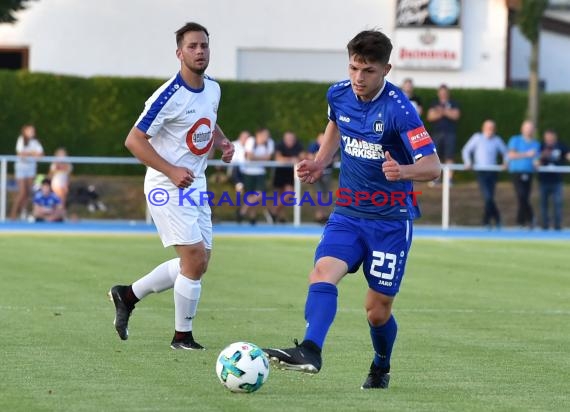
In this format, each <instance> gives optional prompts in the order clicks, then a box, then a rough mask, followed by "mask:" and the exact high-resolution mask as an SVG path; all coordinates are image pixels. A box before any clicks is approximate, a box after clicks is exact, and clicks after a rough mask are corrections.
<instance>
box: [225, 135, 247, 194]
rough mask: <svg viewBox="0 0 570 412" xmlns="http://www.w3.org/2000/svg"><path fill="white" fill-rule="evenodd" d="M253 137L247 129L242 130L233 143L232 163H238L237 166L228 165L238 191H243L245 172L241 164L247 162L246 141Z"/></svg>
mask: <svg viewBox="0 0 570 412" xmlns="http://www.w3.org/2000/svg"><path fill="white" fill-rule="evenodd" d="M250 137H251V133H250V132H249V131H247V130H242V131H241V132H240V134H239V136H238V138H237V139H236V140H234V141H233V142H232V143H233V145H234V157H233V158H232V163H236V164H238V165H237V166H230V167H228V173H229V174H230V176H231V180H232V183H233V184H234V187H235V190H236V192H241V191H243V173H242V172H241V168H242V167H243V166H242V165H241V164H243V163H245V161H246V160H245V142H247V139H249V138H250Z"/></svg>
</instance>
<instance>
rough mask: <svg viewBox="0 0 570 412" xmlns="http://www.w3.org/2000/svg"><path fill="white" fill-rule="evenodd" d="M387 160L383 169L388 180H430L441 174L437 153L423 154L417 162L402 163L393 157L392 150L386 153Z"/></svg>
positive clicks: (383, 164)
mask: <svg viewBox="0 0 570 412" xmlns="http://www.w3.org/2000/svg"><path fill="white" fill-rule="evenodd" d="M385 156H386V160H385V161H384V163H382V171H383V172H384V174H385V175H386V180H388V181H390V182H396V181H398V180H416V181H420V182H429V181H431V180H434V179H437V178H438V177H439V176H440V174H441V163H440V161H439V157H438V155H437V154H436V153H434V154H431V155H428V156H423V157H422V158H421V159H419V160H418V161H417V162H416V163H414V164H411V165H401V164H399V163H398V162H397V161H396V160H394V159H393V158H392V156H391V155H390V152H386V153H385Z"/></svg>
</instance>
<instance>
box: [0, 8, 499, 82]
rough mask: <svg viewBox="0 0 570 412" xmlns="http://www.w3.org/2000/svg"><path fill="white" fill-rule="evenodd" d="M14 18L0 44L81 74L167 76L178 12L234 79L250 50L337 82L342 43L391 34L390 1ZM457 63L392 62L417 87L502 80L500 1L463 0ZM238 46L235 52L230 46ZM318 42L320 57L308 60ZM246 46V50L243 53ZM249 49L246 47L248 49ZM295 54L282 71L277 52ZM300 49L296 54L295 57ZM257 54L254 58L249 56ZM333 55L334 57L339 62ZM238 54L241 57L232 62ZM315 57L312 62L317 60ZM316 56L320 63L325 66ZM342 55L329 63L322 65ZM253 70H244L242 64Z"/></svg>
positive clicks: (1, 32) (40, 65)
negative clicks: (202, 29)
mask: <svg viewBox="0 0 570 412" xmlns="http://www.w3.org/2000/svg"><path fill="white" fill-rule="evenodd" d="M29 4H30V7H29V10H26V11H24V12H21V13H20V14H19V22H18V23H17V24H16V25H14V26H10V25H0V46H9V45H14V46H22V45H28V46H30V69H31V70H32V71H41V72H55V73H62V74H74V75H80V76H93V75H119V76H151V77H161V78H166V77H169V76H170V75H172V74H173V73H174V72H175V71H176V70H177V69H178V61H177V60H176V58H175V55H174V51H175V41H174V34H173V32H174V31H175V30H176V29H178V28H179V27H180V26H182V25H183V24H184V23H185V22H186V21H190V20H194V21H198V22H200V23H202V24H204V25H205V26H206V27H207V28H208V29H209V31H210V34H211V36H210V42H211V48H212V58H211V64H210V68H209V70H208V73H209V74H210V75H211V76H214V77H217V78H220V79H236V78H238V74H239V73H241V74H242V75H243V73H244V66H243V61H242V62H238V54H240V56H241V57H240V59H242V60H243V59H244V58H245V57H249V58H250V64H251V58H252V57H253V58H256V59H258V58H259V57H260V56H259V55H257V56H255V55H252V54H251V51H254V50H258V51H260V50H262V51H263V52H264V53H270V55H271V53H273V54H272V56H273V58H269V59H265V61H264V62H263V63H260V64H265V65H266V67H265V69H264V70H259V72H260V73H259V78H263V79H265V80H268V79H269V78H270V77H271V76H270V75H269V77H268V75H267V73H269V74H271V73H275V75H279V77H280V78H294V79H299V78H301V77H303V73H302V71H303V70H304V71H306V72H307V73H310V75H307V77H306V78H307V79H311V80H322V81H336V80H339V76H341V77H345V73H346V61H345V62H344V63H340V62H341V61H342V59H341V57H342V55H343V54H345V53H346V51H345V50H346V49H345V46H346V43H347V42H348V40H350V38H351V37H352V36H354V34H356V33H357V32H358V31H360V30H362V29H366V28H372V27H378V28H381V29H383V30H384V31H385V32H386V33H387V34H388V35H389V36H392V35H393V31H394V17H395V5H396V0H312V1H309V0H208V1H196V0H161V1H156V0H121V1H116V0H98V1H78V0H40V1H38V2H32V3H29ZM462 17H463V19H462V20H463V30H464V32H463V39H464V40H463V43H464V44H463V47H464V48H463V56H464V61H463V69H462V70H460V71H447V72H440V71H401V70H400V71H399V70H398V69H397V68H395V69H394V70H393V71H392V73H391V74H390V76H389V79H390V80H392V81H394V82H396V83H398V82H400V81H401V80H402V79H403V78H404V77H407V76H411V77H413V78H414V79H415V82H416V84H417V85H418V86H437V85H439V84H440V83H442V82H446V83H448V84H449V85H450V86H452V87H493V88H495V87H503V86H504V83H505V48H506V23H507V11H506V7H505V2H504V0H463V16H462ZM239 50H241V53H238V51H239ZM314 50H318V51H319V52H322V53H323V56H325V57H327V59H328V60H326V59H325V60H324V61H319V60H318V59H314V56H312V55H311V51H314ZM244 52H250V53H249V55H248V56H245V57H244ZM246 54H247V53H246ZM292 56H293V57H295V58H299V59H300V60H299V64H291V65H290V70H289V72H288V71H287V66H284V65H283V64H282V62H283V58H286V59H287V58H289V59H290V58H291V57H292ZM303 56H304V57H303ZM253 61H254V62H255V63H257V62H258V61H259V60H255V59H254V60H253ZM337 62H338V63H337ZM238 63H239V64H238ZM319 63H320V64H319ZM323 63H324V64H325V67H323ZM336 64H341V66H342V67H340V69H337V68H336V67H335V68H334V69H332V68H331V67H330V66H332V65H336ZM250 72H251V70H250Z"/></svg>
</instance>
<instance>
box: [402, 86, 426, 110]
mask: <svg viewBox="0 0 570 412" xmlns="http://www.w3.org/2000/svg"><path fill="white" fill-rule="evenodd" d="M401 89H402V91H403V92H404V94H405V95H406V96H407V97H408V100H409V101H410V103H412V106H414V107H415V109H416V111H417V112H418V116H421V115H422V113H423V111H424V108H423V106H422V100H421V99H420V98H419V97H418V96H416V94H415V93H414V81H413V80H412V79H411V78H409V77H407V78H405V79H404V81H403V82H402V87H401Z"/></svg>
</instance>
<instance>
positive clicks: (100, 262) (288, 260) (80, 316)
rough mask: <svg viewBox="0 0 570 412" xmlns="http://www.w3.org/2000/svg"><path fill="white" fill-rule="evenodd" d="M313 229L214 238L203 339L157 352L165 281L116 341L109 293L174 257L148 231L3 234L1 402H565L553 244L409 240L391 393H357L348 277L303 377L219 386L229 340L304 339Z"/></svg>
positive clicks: (362, 405) (559, 271)
mask: <svg viewBox="0 0 570 412" xmlns="http://www.w3.org/2000/svg"><path fill="white" fill-rule="evenodd" d="M316 242H317V239H313V238H309V239H292V238H235V237H233V238H232V237H221V238H216V240H215V244H214V253H213V259H212V261H211V264H210V268H209V271H208V273H207V275H206V277H205V279H204V287H203V293H202V300H201V302H200V307H199V311H198V317H197V318H196V320H195V326H194V330H195V336H196V337H197V340H198V341H199V342H200V343H202V344H204V345H205V346H206V347H207V348H208V350H207V351H205V352H181V351H173V350H171V349H170V348H169V343H170V339H171V337H172V331H173V322H174V320H173V298H172V292H171V291H167V292H164V293H162V294H160V295H151V296H149V297H148V298H147V299H145V300H144V301H143V302H141V303H139V305H138V306H137V308H136V310H135V311H134V313H133V317H132V318H131V319H132V320H131V324H130V338H129V340H128V341H127V342H122V341H120V340H119V339H118V337H117V336H116V333H115V330H114V328H113V325H112V320H113V313H114V311H113V305H112V304H111V303H110V302H109V301H108V300H107V297H106V292H107V290H108V289H109V287H110V286H111V285H113V284H115V283H130V282H131V281H133V280H135V279H136V278H137V277H138V276H139V275H141V274H144V273H146V272H147V271H149V270H150V269H152V268H153V267H154V266H155V265H157V264H158V263H160V262H162V261H164V260H166V259H168V258H170V257H171V256H173V251H172V250H170V249H163V248H162V246H161V245H160V243H159V241H158V239H157V237H156V236H102V235H97V236H96V235H94V236H87V235H83V236H79V235H65V236H56V235H1V236H0V250H1V252H0V254H1V256H2V259H1V263H0V265H1V266H0V280H1V283H0V285H1V286H0V327H1V331H0V410H1V411H189V410H192V411H315V410H322V411H333V410H334V411H377V410H382V411H390V410H393V411H423V410H425V411H448V410H452V411H477V410H484V411H489V410H502V411H515V410H543V411H554V410H560V411H562V410H569V408H570V272H569V271H568V267H569V265H568V257H569V254H568V250H569V249H568V245H567V244H566V243H563V242H558V243H557V242H526V241H466V240H453V241H450V240H447V241H446V240H427V239H418V240H416V241H415V242H414V245H413V248H412V252H411V256H410V259H409V261H408V267H407V271H406V277H405V279H404V284H403V287H402V290H401V293H400V295H399V296H398V299H397V300H396V303H395V307H394V313H395V315H396V318H397V320H398V323H399V335H398V339H397V342H396V346H395V349H394V353H393V359H392V381H391V386H390V389H389V390H388V391H362V390H361V389H360V385H361V383H362V382H363V380H364V378H365V376H366V373H367V370H368V366H369V364H370V361H371V359H372V350H371V345H370V340H369V335H368V328H367V323H366V319H365V315H364V310H363V308H362V304H363V300H364V295H365V291H366V285H365V281H364V279H363V277H362V275H361V274H355V275H351V276H349V277H347V278H346V279H344V280H343V282H342V283H341V285H340V297H339V312H338V314H337V317H336V321H335V323H334V325H333V327H332V329H331V331H330V333H329V336H328V340H327V342H326V344H325V351H324V367H323V370H322V371H321V373H319V374H318V375H315V376H309V375H303V374H298V373H294V372H284V371H279V370H275V369H272V370H271V373H270V376H269V379H268V381H267V383H266V384H265V386H264V387H263V388H262V389H261V390H260V391H259V392H257V393H254V394H249V395H247V394H232V393H230V392H228V391H226V390H225V389H224V388H223V387H222V386H221V385H220V384H219V382H218V380H217V377H216V375H215V372H214V368H215V360H216V357H217V355H218V353H219V352H220V350H221V349H222V348H223V347H225V346H226V345H227V344H229V343H231V342H234V341H239V340H246V341H251V342H253V343H255V344H257V345H260V346H262V347H263V346H268V345H270V346H289V345H291V343H292V339H293V338H295V337H297V338H299V339H302V337H303V329H304V321H303V309H304V301H305V294H306V288H307V274H308V272H309V270H310V268H311V266H312V255H313V250H314V247H315V245H316Z"/></svg>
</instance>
